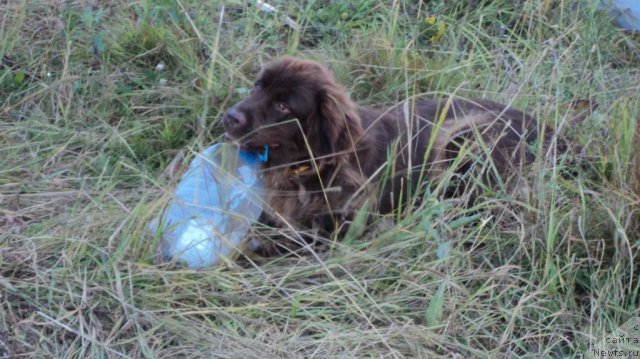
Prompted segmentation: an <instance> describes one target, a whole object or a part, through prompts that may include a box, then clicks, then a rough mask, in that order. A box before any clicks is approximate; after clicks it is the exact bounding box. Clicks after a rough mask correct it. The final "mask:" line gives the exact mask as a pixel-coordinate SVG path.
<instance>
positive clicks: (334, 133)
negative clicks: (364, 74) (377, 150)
mask: <svg viewBox="0 0 640 359" xmlns="http://www.w3.org/2000/svg"><path fill="white" fill-rule="evenodd" d="M328 76H330V75H328ZM326 80H328V81H327V82H326V83H324V84H323V85H322V88H321V91H320V92H319V93H318V95H317V99H316V101H317V105H318V106H317V111H318V113H317V114H316V115H315V116H314V117H313V119H312V121H311V122H312V123H311V124H310V129H309V133H308V141H309V143H310V145H311V147H312V149H313V150H314V151H317V152H316V153H315V155H316V156H322V155H329V154H332V153H341V152H353V151H355V145H356V143H357V142H358V141H359V140H360V138H362V136H363V134H364V130H363V127H362V122H361V119H360V116H359V115H358V111H357V108H356V105H355V104H354V103H353V102H352V101H351V99H349V95H347V93H346V91H345V90H344V89H343V88H342V87H341V86H340V85H338V84H337V83H335V81H334V80H333V79H332V78H331V77H328V78H327V79H326Z"/></svg>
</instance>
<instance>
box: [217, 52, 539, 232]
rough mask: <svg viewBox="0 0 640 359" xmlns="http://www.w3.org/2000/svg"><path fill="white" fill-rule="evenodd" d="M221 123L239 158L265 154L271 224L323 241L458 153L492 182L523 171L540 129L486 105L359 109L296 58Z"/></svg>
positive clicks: (455, 102) (454, 102)
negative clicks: (316, 234)
mask: <svg viewBox="0 0 640 359" xmlns="http://www.w3.org/2000/svg"><path fill="white" fill-rule="evenodd" d="M223 123H224V127H225V130H226V136H227V137H228V138H229V139H231V140H233V141H236V142H238V143H240V144H241V146H243V147H244V148H248V149H251V150H255V151H263V150H264V147H265V145H266V146H269V160H268V162H267V163H266V166H265V169H264V179H265V184H266V189H267V199H266V201H267V204H268V209H267V210H266V212H265V213H266V214H267V215H268V217H269V218H270V219H271V221H273V222H275V224H277V225H279V226H283V227H289V228H294V229H304V228H321V229H323V230H326V231H329V232H330V231H333V230H335V229H336V228H338V227H339V226H340V224H341V223H343V222H344V220H348V219H349V218H350V217H351V216H352V215H353V213H354V212H355V211H356V210H357V209H359V208H361V207H362V206H363V205H364V204H365V203H367V204H369V205H371V204H374V206H375V207H376V210H377V211H380V212H389V211H392V210H393V209H394V208H396V206H397V205H398V204H399V203H402V202H403V197H404V199H405V200H406V197H407V196H408V194H409V193H411V192H413V191H415V190H416V189H418V188H419V186H420V185H421V183H427V182H428V181H426V180H425V179H433V178H435V177H438V176H440V175H442V173H443V171H444V170H445V169H447V168H448V165H449V164H450V163H451V162H452V161H454V160H455V159H456V156H458V154H459V152H460V151H467V150H470V152H473V153H475V154H480V155H481V154H482V153H485V154H487V155H488V156H490V157H491V158H492V159H493V163H494V164H495V167H493V168H495V169H496V170H497V171H494V172H498V173H505V172H507V171H509V170H512V169H515V168H517V167H519V166H520V165H521V164H522V163H524V162H529V161H530V160H531V155H530V154H529V153H528V152H527V151H526V148H525V146H523V145H522V144H523V143H526V142H528V141H531V140H532V139H535V138H536V127H537V126H536V121H535V119H534V118H532V117H530V116H528V115H526V114H524V113H522V112H520V111H518V110H515V109H512V108H509V107H507V106H505V105H502V104H499V103H496V102H493V101H488V100H463V99H459V98H446V99H442V100H428V99H409V100H407V101H405V102H403V103H400V104H398V105H396V106H393V107H390V108H365V107H360V106H358V105H356V104H355V103H353V102H352V101H351V100H350V99H349V96H348V94H347V93H346V92H345V90H344V88H343V87H342V86H340V85H339V84H338V83H336V81H335V80H334V78H333V76H332V74H331V73H330V72H329V71H328V70H327V69H326V68H324V67H323V66H321V65H320V64H318V63H316V62H313V61H306V60H300V59H295V58H283V59H280V60H278V61H275V62H273V63H271V64H269V65H267V66H266V67H265V68H264V69H263V70H262V72H261V73H260V75H259V76H258V80H257V81H256V83H255V87H254V89H253V91H252V93H251V95H250V96H249V97H247V98H246V99H244V100H243V101H241V102H240V103H238V104H236V105H235V106H233V107H232V108H231V109H229V110H228V112H227V113H226V114H225V116H224V119H223ZM461 146H462V147H461ZM474 146H475V149H474ZM473 163H474V162H473V161H468V162H466V164H464V163H463V164H458V165H456V171H461V172H464V171H467V170H469V168H470V166H472V165H473ZM389 173H391V174H389Z"/></svg>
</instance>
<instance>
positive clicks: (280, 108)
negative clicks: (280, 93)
mask: <svg viewBox="0 0 640 359" xmlns="http://www.w3.org/2000/svg"><path fill="white" fill-rule="evenodd" d="M276 108H277V109H278V111H280V112H284V113H289V112H290V110H289V107H288V106H287V105H286V104H284V103H282V102H278V103H276Z"/></svg>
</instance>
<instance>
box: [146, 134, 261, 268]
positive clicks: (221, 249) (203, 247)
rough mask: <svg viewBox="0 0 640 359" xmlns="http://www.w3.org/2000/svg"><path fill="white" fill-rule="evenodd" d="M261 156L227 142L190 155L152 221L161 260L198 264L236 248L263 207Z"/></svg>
mask: <svg viewBox="0 0 640 359" xmlns="http://www.w3.org/2000/svg"><path fill="white" fill-rule="evenodd" d="M260 160H261V156H260V155H258V154H255V153H251V152H247V151H243V150H239V149H238V148H236V147H234V146H231V145H229V144H216V145H213V146H211V147H209V148H207V149H206V150H205V151H203V152H202V153H201V154H198V155H197V156H196V157H195V158H194V159H193V161H192V162H191V164H190V165H189V168H188V170H187V172H186V173H185V174H184V175H183V177H182V179H181V181H180V182H179V183H178V186H177V188H176V191H175V195H174V198H173V199H172V200H171V201H170V203H169V205H168V207H167V208H166V209H165V210H164V212H163V213H162V214H161V215H160V216H159V217H158V218H157V219H156V220H155V221H154V222H152V224H151V226H150V227H151V231H152V233H153V234H154V235H155V234H157V232H158V230H159V231H160V232H161V233H160V234H161V236H162V240H161V243H160V245H161V255H162V259H163V260H164V261H173V260H175V261H176V262H178V263H180V262H184V263H186V264H187V266H188V267H189V268H194V269H200V268H205V267H208V266H212V265H215V264H217V263H218V262H219V261H220V259H221V258H222V257H226V256H229V255H230V254H232V253H233V252H234V251H235V250H236V248H237V246H238V245H239V244H240V243H241V242H242V240H243V239H244V237H245V236H246V234H247V231H248V230H249V227H250V226H251V225H252V224H253V223H254V222H255V221H256V220H257V219H258V217H259V216H260V213H261V212H262V206H263V198H264V189H263V184H262V181H261V179H260V177H259V176H258V171H259V169H260ZM158 224H159V225H158Z"/></svg>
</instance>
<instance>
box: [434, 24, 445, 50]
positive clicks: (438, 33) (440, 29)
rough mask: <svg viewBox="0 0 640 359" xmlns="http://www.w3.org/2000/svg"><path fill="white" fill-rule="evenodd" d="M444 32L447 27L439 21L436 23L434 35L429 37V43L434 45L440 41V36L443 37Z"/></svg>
mask: <svg viewBox="0 0 640 359" xmlns="http://www.w3.org/2000/svg"><path fill="white" fill-rule="evenodd" d="M446 31H447V25H446V24H445V23H444V21H440V22H439V23H438V28H437V30H436V34H435V35H433V36H431V43H432V44H435V43H436V42H438V40H440V38H441V37H442V35H444V33H445V32H446Z"/></svg>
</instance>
